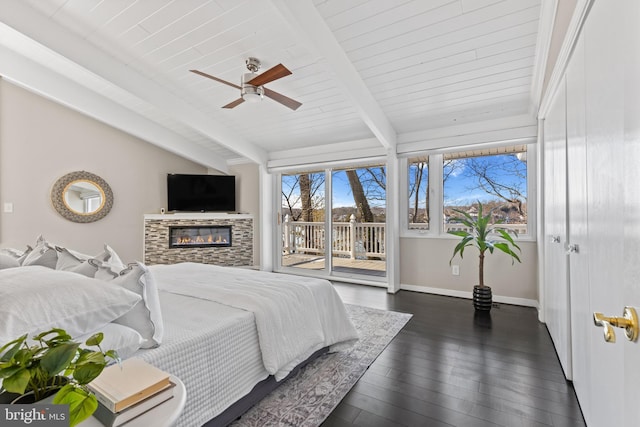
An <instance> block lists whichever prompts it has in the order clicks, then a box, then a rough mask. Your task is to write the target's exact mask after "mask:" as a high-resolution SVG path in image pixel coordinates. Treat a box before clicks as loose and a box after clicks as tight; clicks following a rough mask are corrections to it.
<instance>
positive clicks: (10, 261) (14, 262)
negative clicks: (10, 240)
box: [0, 252, 20, 270]
mask: <svg viewBox="0 0 640 427" xmlns="http://www.w3.org/2000/svg"><path fill="white" fill-rule="evenodd" d="M13 267H20V262H19V261H18V258H14V257H13V256H11V255H7V254H6V253H2V252H0V270H4V269H5V268H13Z"/></svg>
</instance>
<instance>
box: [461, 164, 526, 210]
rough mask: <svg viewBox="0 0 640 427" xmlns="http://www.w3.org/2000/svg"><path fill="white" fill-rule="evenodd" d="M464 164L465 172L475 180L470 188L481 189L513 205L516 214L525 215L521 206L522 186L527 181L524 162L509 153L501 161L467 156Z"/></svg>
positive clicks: (522, 200) (522, 197) (524, 197)
mask: <svg viewBox="0 0 640 427" xmlns="http://www.w3.org/2000/svg"><path fill="white" fill-rule="evenodd" d="M465 166H466V168H465V174H466V175H467V176H469V177H472V178H474V179H475V181H476V182H477V185H476V186H475V187H472V188H471V189H482V190H483V191H485V192H487V193H488V194H492V195H494V196H496V197H497V198H499V199H501V200H504V201H505V202H507V203H509V204H510V205H511V206H514V207H515V208H516V210H517V212H518V215H521V216H525V215H526V212H525V210H524V208H523V203H524V200H526V194H525V190H524V189H523V188H522V187H523V186H524V185H526V182H527V179H526V174H527V166H526V163H524V162H523V161H521V160H520V159H518V158H517V157H516V156H515V155H514V154H509V155H505V158H504V160H503V161H501V162H492V161H490V160H489V159H487V158H483V157H472V158H468V159H466V163H465Z"/></svg>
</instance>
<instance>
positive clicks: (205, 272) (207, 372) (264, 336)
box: [0, 246, 357, 427]
mask: <svg viewBox="0 0 640 427" xmlns="http://www.w3.org/2000/svg"><path fill="white" fill-rule="evenodd" d="M109 250H110V248H109ZM56 251H57V259H56V262H55V265H53V264H49V265H47V266H42V265H37V264H30V267H29V268H26V269H25V268H23V266H21V267H19V268H9V269H6V270H0V297H3V296H4V297H5V301H7V300H8V298H11V299H13V300H14V301H18V300H20V298H21V297H20V295H19V294H20V293H22V295H23V296H22V299H23V300H24V301H23V302H22V303H20V304H18V305H22V308H19V309H15V307H14V308H12V307H13V306H15V305H16V304H5V306H4V307H3V306H2V302H0V313H2V316H3V317H5V311H6V310H14V311H15V314H14V315H9V316H8V317H7V318H8V319H11V318H12V317H11V316H14V317H15V318H16V320H15V321H13V322H9V326H6V325H5V324H3V325H0V340H2V339H5V340H6V339H9V336H10V334H11V332H10V331H9V332H7V328H9V329H10V328H13V329H14V332H15V331H17V330H20V331H21V332H20V334H22V333H24V332H27V331H28V332H36V331H42V330H45V329H44V328H45V327H47V326H58V327H60V326H61V325H60V322H62V326H63V327H64V328H66V329H67V331H68V332H69V333H70V334H72V336H80V337H81V338H82V337H84V336H88V335H90V334H91V333H93V332H95V331H96V330H102V331H106V332H105V341H106V344H105V346H107V348H117V349H118V350H119V351H120V352H121V353H122V355H123V356H124V357H131V356H138V357H141V358H143V359H145V360H147V361H148V362H150V363H152V364H154V365H156V366H158V367H160V368H161V369H164V370H166V371H167V372H170V373H171V374H173V375H176V376H177V377H179V378H180V379H181V380H182V381H183V382H184V384H185V386H186V388H187V404H186V407H185V410H184V412H183V414H182V416H181V418H180V419H179V421H178V426H189V427H191V426H201V425H205V424H206V425H207V426H216V427H217V426H224V425H227V424H229V423H230V422H232V421H233V420H234V419H236V418H237V417H238V416H239V415H241V413H242V412H244V411H246V410H247V409H249V407H250V406H251V405H252V404H254V403H255V402H257V401H258V400H259V399H260V398H261V397H263V396H264V395H265V394H266V393H268V392H269V391H271V390H273V389H274V388H275V387H277V385H278V384H279V382H280V381H283V380H286V379H287V377H288V376H290V375H292V373H293V372H295V370H296V369H297V368H299V367H300V366H301V365H303V364H305V363H307V362H308V361H309V360H310V359H312V358H314V357H316V356H318V355H319V354H322V352H326V351H339V350H340V349H341V348H342V347H346V346H349V345H351V344H352V343H353V341H354V340H356V339H357V333H356V331H355V328H354V327H353V325H352V324H351V321H350V319H349V317H348V315H347V312H346V309H345V307H344V305H343V304H342V301H341V300H340V297H339V296H338V294H337V293H336V291H335V290H334V288H333V286H332V285H331V283H330V282H328V281H326V280H321V279H310V278H306V277H305V278H302V277H299V276H294V275H287V274H276V273H268V272H261V271H255V270H250V269H242V268H232V267H219V266H214V265H205V264H196V263H181V264H174V265H154V266H144V265H142V264H140V263H135V264H132V265H129V266H128V267H126V268H124V269H123V268H122V267H124V265H123V264H119V260H118V262H115V261H114V258H112V257H111V256H107V257H104V256H103V257H102V260H99V257H89V258H86V259H85V258H83V257H82V256H80V255H77V254H72V253H71V252H69V251H66V252H65V251H64V250H61V249H60V248H57V249H56ZM105 251H108V250H107V247H106V246H105ZM45 252H46V251H45ZM70 255H73V258H75V259H77V262H71V261H72V260H71V258H70ZM112 255H113V254H112ZM105 258H106V261H105V260H104V259H105ZM109 259H111V262H108V260H109ZM48 262H50V263H51V261H50V260H49V261H48ZM87 263H88V264H91V266H93V268H89V265H87ZM56 267H59V268H56ZM12 270H13V271H12ZM82 272H84V275H83V274H82ZM87 272H88V273H87ZM78 273H81V274H78ZM92 275H93V276H92ZM85 276H90V277H92V278H91V279H88V278H86V277H85ZM96 279H98V280H96ZM10 283H13V286H11V285H7V284H10ZM25 283H28V285H27V286H25ZM31 286H33V287H31ZM67 288H69V289H68V290H67ZM52 289H56V290H57V291H56V292H53V291H52ZM105 289H106V290H108V292H105ZM63 290H64V292H63ZM98 290H100V291H101V292H103V293H104V295H103V294H99V295H97V294H94V292H97V291H98ZM118 292H121V293H123V294H122V295H120V294H118ZM60 293H62V294H63V295H65V300H64V303H63V308H60V307H57V305H56V304H55V301H54V300H55V299H56V295H57V294H60ZM34 294H37V295H38V296H39V298H40V300H41V301H40V300H39V302H38V303H34V302H33V298H32V296H33V295H34ZM85 294H86V295H85ZM131 294H136V295H134V296H136V297H137V298H136V299H134V298H133V296H132V295H131ZM96 295H97V296H96ZM107 299H109V302H108V303H107V302H106V301H107ZM76 300H77V301H76ZM124 300H127V304H124V303H123V301H124ZM33 304H36V306H35V307H34V309H33V310H32V309H31V308H30V309H29V310H27V312H28V318H27V319H23V318H22V317H24V313H25V310H24V306H25V305H29V306H33ZM92 304H93V305H92ZM48 305H51V307H49V306H48ZM121 306H122V307H121ZM127 307H128V308H127ZM79 308H81V309H82V310H86V311H87V312H90V313H91V315H90V316H87V314H86V313H85V314H84V315H82V316H81V315H80V314H77V315H76V314H74V310H75V311H78V310H79ZM3 310H5V311H3ZM61 310H63V311H64V312H65V314H64V316H67V315H69V316H70V317H64V319H61V318H60V317H58V319H56V318H52V317H51V313H55V314H56V315H58V314H59V313H60V312H61ZM32 311H33V313H32ZM45 314H48V316H45ZM43 316H44V317H43ZM110 317H113V319H109V318H110ZM21 322H22V323H21ZM5 323H6V322H5ZM116 327H117V332H114V333H113V334H112V330H113V329H114V328H116ZM3 328H4V329H3ZM122 330H125V331H126V333H127V334H135V335H136V336H137V337H138V338H135V340H137V341H135V340H134V341H135V342H136V343H137V344H139V345H138V346H136V347H131V346H130V344H126V345H125V344H123V342H122V340H123V336H124V335H126V334H123V332H122ZM111 335H113V337H112V336H111ZM114 337H116V338H114ZM110 338H111V339H112V340H111V341H109V339H110ZM118 340H120V341H118ZM126 341H127V342H129V343H130V342H131V340H126ZM109 346H111V347H109ZM138 347H139V348H138Z"/></svg>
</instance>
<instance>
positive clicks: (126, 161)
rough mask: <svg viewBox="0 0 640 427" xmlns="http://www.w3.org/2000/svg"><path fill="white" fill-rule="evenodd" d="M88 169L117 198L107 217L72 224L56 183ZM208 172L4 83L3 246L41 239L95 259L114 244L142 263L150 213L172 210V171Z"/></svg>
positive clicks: (0, 93) (0, 104) (0, 113)
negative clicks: (56, 199) (59, 207)
mask: <svg viewBox="0 0 640 427" xmlns="http://www.w3.org/2000/svg"><path fill="white" fill-rule="evenodd" d="M79 170H85V171H88V172H91V173H94V174H96V175H98V176H100V177H101V178H103V179H104V180H105V181H106V182H107V183H109V185H110V186H111V189H112V191H113V194H114V204H113V209H112V210H111V212H110V213H109V215H107V217H105V218H103V219H101V220H99V221H97V222H94V223H89V224H77V223H73V222H70V221H67V220H66V219H64V218H63V217H61V216H60V215H58V213H57V212H56V211H55V210H54V209H53V207H52V206H51V202H50V197H49V194H50V191H51V187H52V185H53V183H54V182H55V181H56V180H57V179H58V178H60V177H61V176H62V175H65V174H67V173H69V172H73V171H79ZM169 172H171V173H207V169H206V168H205V167H202V166H200V165H198V164H196V163H194V162H191V161H188V160H185V159H183V158H181V157H178V156H176V155H173V154H171V153H169V152H167V151H164V150H162V149H160V148H157V147H155V146H153V145H151V144H149V143H146V142H144V141H142V140H140V139H138V138H135V137H133V136H131V135H128V134H126V133H124V132H121V131H119V130H116V129H114V128H112V127H110V126H107V125H105V124H103V123H100V122H98V121H96V120H94V119H92V118H89V117H87V116H84V115H82V114H80V113H78V112H76V111H73V110H71V109H69V108H66V107H64V106H61V105H59V104H57V103H54V102H52V101H50V100H47V99H45V98H42V97H40V96H38V95H36V94H33V93H31V92H28V91H26V90H24V89H22V88H19V87H17V86H14V85H12V84H10V83H8V82H6V81H3V80H2V79H0V206H3V203H5V202H11V203H13V206H14V212H13V213H4V212H2V213H0V245H2V246H4V247H7V246H10V247H17V248H24V247H25V245H27V244H30V245H33V244H34V243H35V240H36V237H37V236H38V235H39V234H43V235H44V237H45V238H46V239H47V240H49V241H51V242H53V243H56V244H59V245H62V246H67V247H70V248H73V249H76V250H79V251H82V252H85V253H88V254H94V253H98V252H99V251H100V250H101V248H102V245H103V244H104V243H108V244H109V245H111V246H112V247H113V248H114V249H115V250H116V252H118V254H120V255H121V257H122V259H123V260H124V261H125V262H129V261H133V260H135V259H138V260H141V259H142V246H143V214H145V213H155V212H158V211H159V209H160V208H161V207H164V206H166V174H167V173H169Z"/></svg>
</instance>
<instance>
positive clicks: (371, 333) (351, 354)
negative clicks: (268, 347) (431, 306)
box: [232, 304, 412, 427]
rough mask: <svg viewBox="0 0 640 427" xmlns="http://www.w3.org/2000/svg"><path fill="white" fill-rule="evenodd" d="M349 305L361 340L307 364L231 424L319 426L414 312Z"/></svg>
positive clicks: (236, 426) (234, 426)
mask: <svg viewBox="0 0 640 427" xmlns="http://www.w3.org/2000/svg"><path fill="white" fill-rule="evenodd" d="M346 307H347V312H348V313H349V316H350V317H351V320H352V322H353V324H354V326H355V327H356V329H357V331H358V334H359V336H360V339H359V340H358V341H357V342H356V343H355V344H353V346H351V347H350V348H348V349H346V350H343V351H340V352H337V353H332V354H325V355H324V356H321V357H319V358H318V359H316V360H314V361H313V362H311V363H310V364H308V365H307V366H306V367H304V368H303V369H302V370H300V372H298V374H297V375H296V376H294V377H292V378H290V379H289V380H287V381H286V382H285V383H284V384H282V385H280V386H279V387H278V388H277V389H276V390H274V391H273V392H271V394H269V395H268V396H267V397H265V398H264V399H263V400H262V401H261V402H260V403H258V404H257V405H256V406H254V407H253V408H251V409H250V410H249V411H248V412H247V413H246V414H244V415H243V416H242V418H240V419H239V420H237V421H235V422H234V423H233V424H232V427H264V426H295V427H316V426H319V425H320V424H322V422H323V421H324V420H325V419H326V418H327V417H328V416H329V414H331V412H332V411H333V410H334V409H335V407H336V406H338V404H339V403H340V401H341V400H342V399H343V398H344V396H345V395H346V394H347V393H348V392H349V390H351V388H352V387H353V386H354V384H355V383H356V382H357V381H358V379H359V378H360V377H361V376H362V375H363V374H364V373H365V371H366V370H367V368H368V367H369V366H371V364H372V363H373V361H374V360H375V359H376V358H377V357H378V356H379V355H380V353H382V350H384V349H385V347H386V346H387V345H388V344H389V343H390V342H391V340H392V339H393V337H395V336H396V334H397V333H398V332H400V330H401V329H402V328H403V327H404V325H405V324H406V323H407V322H408V321H409V319H410V318H411V316H412V315H411V314H406V313H397V312H393V311H385V310H377V309H374V308H368V307H362V306H359V305H351V304H346Z"/></svg>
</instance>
